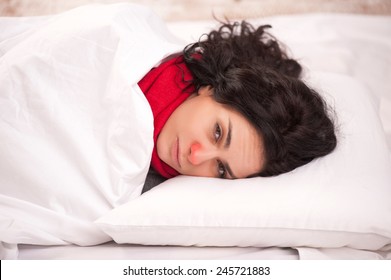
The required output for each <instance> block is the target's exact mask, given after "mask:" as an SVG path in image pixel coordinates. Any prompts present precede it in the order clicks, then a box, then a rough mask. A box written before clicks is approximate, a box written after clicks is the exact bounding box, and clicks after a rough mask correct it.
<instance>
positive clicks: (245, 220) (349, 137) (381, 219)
mask: <svg viewBox="0 0 391 280" xmlns="http://www.w3.org/2000/svg"><path fill="white" fill-rule="evenodd" d="M312 84H313V85H314V86H315V87H316V88H318V89H322V91H324V92H327V93H328V94H324V95H325V97H326V99H328V102H329V103H330V104H331V105H332V107H334V108H335V112H336V114H337V123H338V146H337V149H336V150H335V151H334V152H333V153H332V154H330V155H328V156H326V157H323V158H320V159H316V160H314V161H312V162H311V163H309V164H307V165H306V166H303V167H300V168H298V169H296V170H294V171H292V172H290V173H288V174H284V175H280V176H277V177H273V178H251V179H242V180H234V181H230V180H222V179H210V178H195V177H185V176H180V177H177V178H174V179H171V180H168V181H166V182H164V183H163V184H161V185H159V186H157V187H156V188H154V189H152V190H151V191H149V192H147V193H145V194H144V195H142V196H141V197H139V198H137V199H135V200H133V201H130V202H128V203H126V204H124V205H122V206H120V207H118V208H116V209H113V210H112V211H110V212H109V213H107V214H106V215H104V216H103V217H101V218H100V219H98V220H97V221H96V223H97V225H98V226H99V227H100V228H101V229H102V230H103V231H104V232H106V233H107V234H109V235H110V236H111V237H112V238H113V239H114V240H115V241H116V242H118V243H136V244H146V245H183V246H190V245H196V246H257V247H267V246H281V247H297V246H310V247H328V248H335V247H343V246H346V247H351V248H356V249H367V250H378V249H381V248H383V249H385V248H386V246H387V245H388V246H390V244H391V161H390V155H389V151H388V149H387V145H386V142H385V137H384V134H383V130H382V127H381V124H380V121H379V118H378V116H377V113H376V110H375V106H374V103H373V102H372V100H371V97H370V96H369V95H368V94H367V92H366V88H364V87H363V86H361V85H360V84H359V83H357V82H356V81H354V80H352V79H351V78H348V77H346V76H342V75H335V74H327V73H323V74H321V73H319V74H318V75H317V76H316V79H312Z"/></svg>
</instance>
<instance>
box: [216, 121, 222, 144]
mask: <svg viewBox="0 0 391 280" xmlns="http://www.w3.org/2000/svg"><path fill="white" fill-rule="evenodd" d="M214 138H215V140H216V142H217V141H219V139H220V138H221V127H220V125H219V124H217V123H216V125H215V129H214Z"/></svg>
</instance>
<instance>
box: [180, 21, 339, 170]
mask: <svg viewBox="0 0 391 280" xmlns="http://www.w3.org/2000/svg"><path fill="white" fill-rule="evenodd" d="M270 27H271V26H269V25H263V26H259V27H258V28H254V27H253V26H252V25H251V24H249V23H248V22H246V21H242V22H235V23H222V25H221V27H220V28H219V29H217V30H214V31H211V32H210V33H209V34H206V35H203V37H201V39H200V41H198V42H196V43H193V44H190V45H188V46H186V47H185V49H184V50H183V60H184V62H185V64H186V66H187V67H188V68H189V70H190V71H191V73H192V76H193V80H192V81H190V82H191V84H192V86H194V87H195V89H196V90H197V91H198V90H199V89H200V88H201V87H203V86H212V88H213V98H214V99H215V101H217V102H219V103H221V104H225V105H227V106H229V107H230V108H233V109H234V110H237V111H238V112H240V113H241V114H242V115H243V116H244V117H245V118H246V119H247V120H248V121H250V123H251V124H252V125H253V126H254V127H255V128H256V129H257V131H258V132H259V133H260V135H261V137H262V139H263V142H264V147H265V149H264V150H265V160H266V161H265V162H266V164H265V165H264V167H263V169H262V170H261V171H260V173H259V174H256V175H257V176H274V175H278V174H281V173H285V172H288V171H291V170H293V169H295V168H296V167H299V166H301V165H304V164H306V163H308V162H310V161H311V160H313V159H314V158H316V157H321V156H324V155H327V154H328V153H330V152H331V151H333V149H334V148H335V147H336V143H337V140H336V136H335V128H334V124H333V121H332V119H331V118H330V116H329V113H328V108H327V105H326V103H325V101H324V100H323V99H322V98H321V96H320V95H319V94H318V93H317V92H315V91H314V90H313V89H311V88H310V87H308V86H307V85H306V84H305V83H304V82H303V81H302V80H301V79H300V75H301V73H302V67H301V66H300V64H299V63H298V62H297V61H296V60H294V59H292V58H289V57H288V56H287V54H286V52H285V51H284V50H283V49H282V45H281V43H279V42H278V40H277V39H276V38H274V37H273V36H272V35H270V34H269V33H268V32H266V31H265V30H266V29H268V28H270Z"/></svg>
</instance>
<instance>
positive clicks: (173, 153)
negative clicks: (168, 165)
mask: <svg viewBox="0 0 391 280" xmlns="http://www.w3.org/2000/svg"><path fill="white" fill-rule="evenodd" d="M179 155H180V153H179V138H178V137H177V138H176V140H175V142H174V145H172V151H171V156H172V159H173V161H174V162H175V163H176V165H177V166H178V167H179V168H181V163H180V161H179Z"/></svg>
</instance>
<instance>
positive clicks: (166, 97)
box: [138, 57, 194, 178]
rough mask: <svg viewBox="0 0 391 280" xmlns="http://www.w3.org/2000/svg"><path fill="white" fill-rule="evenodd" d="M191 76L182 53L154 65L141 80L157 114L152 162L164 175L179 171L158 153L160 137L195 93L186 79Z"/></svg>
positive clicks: (153, 111)
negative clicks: (171, 116) (164, 127)
mask: <svg viewBox="0 0 391 280" xmlns="http://www.w3.org/2000/svg"><path fill="white" fill-rule="evenodd" d="M191 80H192V76H191V73H190V71H189V70H188V68H187V67H186V65H185V63H184V62H183V60H182V57H176V58H172V59H169V60H167V61H165V62H163V63H162V64H160V65H159V66H157V67H156V68H153V69H152V70H151V71H149V72H148V74H147V75H146V76H144V78H143V79H142V80H141V81H140V82H139V83H138V85H139V87H140V88H141V90H142V92H143V93H144V94H145V97H146V98H147V100H148V102H149V104H150V106H151V109H152V113H153V117H154V135H153V140H154V148H153V152H152V161H151V165H152V167H153V168H154V169H155V170H156V171H157V172H158V173H159V174H161V175H162V176H163V177H165V178H172V177H175V176H177V175H179V173H178V172H177V171H176V170H174V169H173V168H171V167H170V166H168V165H167V164H166V163H164V162H163V161H162V160H160V158H159V157H158V154H157V149H156V143H157V138H158V136H159V133H160V131H161V130H162V128H163V126H164V124H165V123H166V121H167V120H168V118H169V117H170V115H171V114H172V113H173V112H174V110H175V109H176V108H177V107H178V106H179V105H180V104H182V102H184V101H185V100H186V99H187V98H188V97H189V96H190V94H191V93H193V91H194V87H193V86H189V85H190V84H189V83H186V82H185V81H191Z"/></svg>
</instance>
